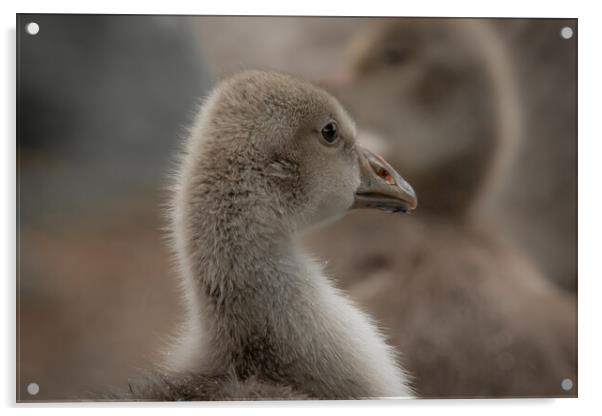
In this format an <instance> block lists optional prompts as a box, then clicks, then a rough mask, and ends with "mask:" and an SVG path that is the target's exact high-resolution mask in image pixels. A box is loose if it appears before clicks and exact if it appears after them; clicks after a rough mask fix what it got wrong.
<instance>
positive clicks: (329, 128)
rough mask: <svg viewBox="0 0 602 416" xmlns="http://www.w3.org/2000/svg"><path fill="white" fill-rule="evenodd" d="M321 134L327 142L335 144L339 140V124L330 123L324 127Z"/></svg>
mask: <svg viewBox="0 0 602 416" xmlns="http://www.w3.org/2000/svg"><path fill="white" fill-rule="evenodd" d="M321 133H322V137H324V140H326V142H328V143H334V142H335V141H336V140H337V139H338V138H339V132H338V129H337V123H336V122H335V121H329V122H328V123H326V125H325V126H324V127H322V131H321Z"/></svg>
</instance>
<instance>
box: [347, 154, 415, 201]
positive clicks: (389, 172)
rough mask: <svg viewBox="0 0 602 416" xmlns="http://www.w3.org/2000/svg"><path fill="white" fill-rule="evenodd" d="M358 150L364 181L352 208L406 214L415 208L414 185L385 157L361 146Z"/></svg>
mask: <svg viewBox="0 0 602 416" xmlns="http://www.w3.org/2000/svg"><path fill="white" fill-rule="evenodd" d="M358 151H359V152H358V154H359V164H360V180H361V182H360V186H359V188H358V189H357V191H356V192H355V202H354V203H353V205H352V207H351V208H352V209H354V208H378V209H381V210H383V211H387V212H404V213H407V212H408V211H411V210H413V209H415V208H416V206H417V205H418V200H417V198H416V193H415V192H414V189H412V187H411V186H410V184H409V183H407V182H406V181H405V180H404V179H403V178H402V177H401V176H400V175H399V174H398V173H397V172H395V169H393V168H392V167H391V165H389V164H388V163H387V162H385V160H384V159H383V158H382V157H380V156H378V155H376V154H374V153H372V152H371V151H369V150H367V149H365V148H363V147H358Z"/></svg>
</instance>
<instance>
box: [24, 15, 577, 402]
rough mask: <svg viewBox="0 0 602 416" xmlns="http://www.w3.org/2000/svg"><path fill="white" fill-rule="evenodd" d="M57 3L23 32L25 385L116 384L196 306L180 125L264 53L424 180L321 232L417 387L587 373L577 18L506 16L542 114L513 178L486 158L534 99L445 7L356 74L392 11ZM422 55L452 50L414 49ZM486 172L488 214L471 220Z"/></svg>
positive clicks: (513, 57) (500, 37)
mask: <svg viewBox="0 0 602 416" xmlns="http://www.w3.org/2000/svg"><path fill="white" fill-rule="evenodd" d="M54 19H56V20H54V21H53V17H52V16H46V17H39V18H38V17H36V21H38V22H40V23H41V24H40V26H41V31H40V35H39V36H38V37H37V38H35V37H30V38H25V39H22V41H23V42H22V44H21V47H22V53H21V62H20V64H21V68H20V71H21V72H20V75H21V81H20V82H21V84H20V95H19V102H20V106H21V107H20V121H19V172H18V174H19V181H20V189H19V192H20V197H19V198H20V205H19V216H20V218H19V263H18V264H19V299H18V319H19V321H18V332H19V334H18V335H19V338H18V363H17V369H18V374H17V383H18V389H17V392H18V399H19V400H34V401H35V400H82V399H90V398H94V397H98V393H100V394H102V393H104V392H106V391H108V390H111V389H113V388H116V389H123V388H124V386H127V382H128V378H131V377H136V375H137V374H138V370H139V369H146V368H148V367H151V366H152V365H153V362H155V360H156V358H157V357H158V355H159V353H160V352H161V350H162V347H163V346H164V345H165V344H166V342H167V341H168V340H169V336H170V335H173V334H174V333H175V330H176V327H177V324H178V318H179V313H180V312H181V310H180V308H179V302H178V298H177V288H176V279H175V270H174V269H173V268H171V267H170V265H169V254H168V249H167V244H166V243H165V241H164V240H163V239H162V235H163V233H162V231H161V227H163V226H164V225H165V222H164V221H163V220H162V217H161V204H163V203H165V202H166V200H165V198H166V194H165V193H164V192H163V189H164V186H165V184H166V182H167V181H166V177H167V175H168V172H169V170H170V163H171V161H172V160H173V156H174V154H175V153H176V152H177V148H178V142H179V139H178V138H179V137H181V136H182V135H184V134H185V129H184V127H185V126H186V125H187V123H188V122H189V121H190V119H191V117H192V114H193V112H194V108H195V102H196V100H197V98H198V97H201V96H203V95H204V94H205V93H206V92H207V88H208V87H209V86H210V85H211V83H208V82H206V80H207V79H211V80H214V81H215V80H217V79H219V78H221V77H223V76H225V75H227V74H229V73H232V72H234V71H236V70H238V69H241V68H249V67H261V68H273V69H277V70H283V71H286V72H290V73H293V74H295V75H297V76H301V77H304V78H308V79H310V80H314V81H317V82H320V83H322V84H324V85H326V86H327V88H329V89H331V90H332V91H333V92H335V93H336V94H337V95H339V96H340V98H341V100H342V101H343V102H344V104H345V105H346V106H348V107H349V109H350V111H351V112H352V114H353V116H354V117H355V118H356V119H357V120H358V122H359V127H360V128H368V129H370V130H371V132H372V133H375V135H377V136H379V137H381V138H382V139H381V140H384V146H383V151H385V152H387V154H386V157H387V159H392V160H394V161H395V167H396V168H397V169H398V170H399V171H400V173H402V174H403V175H404V176H410V180H411V181H413V184H414V185H416V186H415V187H416V188H417V192H418V196H419V209H418V211H417V213H416V215H414V216H406V217H401V216H390V215H385V214H382V213H377V212H373V213H368V212H356V213H353V214H350V215H349V216H348V217H346V218H344V219H343V220H342V221H340V222H338V223H335V224H332V225H330V226H328V227H327V228H325V229H324V230H321V231H319V232H317V233H314V234H312V235H310V236H308V238H307V241H306V243H307V246H308V249H309V250H311V251H312V252H313V253H314V254H315V255H316V256H318V257H319V258H323V259H325V260H327V261H328V267H327V269H328V270H329V271H330V272H332V274H333V275H334V276H335V278H336V280H337V281H338V282H339V284H340V286H342V287H343V288H344V289H345V290H347V291H349V293H350V295H351V296H352V297H353V298H354V299H356V301H357V302H358V303H359V304H360V306H361V307H362V308H363V309H364V310H366V311H367V312H369V313H370V314H372V315H373V316H375V318H376V319H377V320H378V321H379V322H380V323H382V325H383V327H384V329H385V332H386V333H387V334H388V335H389V337H390V339H391V341H392V342H393V343H394V344H395V345H396V346H397V347H398V349H399V350H400V352H401V353H402V355H403V363H404V365H405V366H406V367H407V368H408V369H409V370H410V371H411V372H412V373H413V374H414V376H415V377H416V384H417V387H418V391H419V393H421V394H423V395H426V396H430V397H439V396H447V395H452V396H472V395H485V396H487V395H548V396H556V395H557V396H561V395H574V394H575V393H576V385H575V387H574V388H573V390H571V391H569V392H566V393H565V392H563V391H562V390H561V389H560V388H559V387H560V382H561V379H562V378H571V379H573V381H574V382H575V383H576V356H575V354H576V351H575V347H576V336H575V332H576V306H575V296H574V291H575V289H576V270H575V255H576V223H575V219H576V198H575V196H576V182H575V176H576V156H575V153H574V152H575V149H576V131H575V128H574V123H575V118H576V110H575V101H574V98H575V97H574V91H575V88H576V74H575V72H574V69H575V68H574V66H575V65H574V58H575V54H576V48H575V45H576V43H575V42H576V39H575V38H573V39H571V40H565V39H562V38H561V37H560V36H559V32H560V29H561V28H562V27H563V26H565V25H569V26H571V27H573V30H574V31H575V33H577V30H576V29H577V28H576V25H575V21H572V20H570V21H568V20H520V21H517V20H512V19H510V20H500V21H488V22H487V23H486V25H487V27H488V28H489V29H491V30H492V32H490V33H493V36H494V39H495V41H496V42H498V43H500V44H501V45H502V46H503V47H505V48H506V49H507V50H508V51H509V55H508V57H507V59H506V58H504V59H505V60H503V61H502V62H503V63H504V65H508V66H509V67H510V68H512V69H513V71H514V73H515V81H516V85H514V86H512V88H513V89H515V90H516V91H519V94H518V96H517V97H516V98H517V100H518V101H517V102H518V104H519V106H520V110H521V112H520V115H521V117H520V119H522V121H521V124H520V128H518V127H517V126H515V125H511V124H510V123H507V124H505V125H504V126H505V127H504V129H503V130H504V134H505V136H504V135H502V136H503V137H510V138H511V139H510V140H514V139H516V143H514V144H516V146H514V145H512V146H510V147H509V148H510V149H511V150H513V151H512V152H509V153H510V154H509V155H506V156H507V159H504V163H502V164H501V165H503V166H506V165H504V164H505V163H506V162H508V165H507V166H510V167H509V169H507V170H506V171H504V170H503V169H500V170H497V169H494V171H495V172H496V174H499V175H500V176H501V177H500V178H497V179H500V182H499V183H498V182H488V181H481V179H482V178H480V176H479V175H480V174H485V173H487V172H489V169H488V167H489V165H488V164H487V163H488V162H491V161H492V160H494V158H493V156H491V155H495V154H497V153H495V152H496V151H498V150H499V148H498V147H496V146H497V144H498V142H497V141H496V140H497V139H498V138H499V137H501V136H497V135H496V134H497V133H499V129H500V126H499V125H498V124H496V123H499V120H500V119H501V120H514V118H513V117H514V116H513V114H515V113H516V111H514V112H513V111H509V113H510V115H508V114H507V112H504V111H502V112H503V113H504V114H505V116H504V117H500V114H499V110H500V107H496V105H497V104H492V103H491V94H492V90H491V88H492V87H491V85H492V84H491V79H490V78H488V77H489V75H488V72H487V71H483V61H482V57H481V56H480V55H479V50H478V48H477V47H475V46H474V43H473V42H465V41H462V38H461V37H455V36H456V35H455V34H457V32H454V30H449V26H448V23H446V21H445V20H431V21H430V22H428V24H425V23H422V24H421V23H420V21H418V23H414V25H417V27H418V29H416V32H415V34H416V35H417V36H418V37H416V36H414V37H409V38H408V39H407V41H406V40H404V42H407V43H405V45H406V46H408V47H409V48H410V49H414V52H411V51H410V53H409V54H406V55H403V54H402V55H396V54H395V53H393V54H391V53H389V52H386V54H385V56H386V59H388V60H391V61H394V62H402V61H404V60H406V59H407V60H408V61H407V62H406V63H405V65H407V67H408V68H410V70H409V72H404V71H405V69H403V67H401V69H400V68H399V67H394V68H393V69H380V70H378V69H377V70H376V72H374V73H373V75H370V74H369V73H368V74H367V75H366V76H365V78H361V77H356V78H355V79H349V77H348V75H349V74H348V73H346V68H347V69H349V68H348V65H349V60H347V57H348V56H349V55H348V54H349V51H350V50H353V49H354V48H355V47H354V46H353V42H354V41H352V39H353V38H354V37H355V36H360V37H361V36H362V31H363V30H365V27H366V26H367V25H375V26H374V27H376V28H377V29H378V27H379V25H383V24H384V23H385V21H384V20H379V19H377V20H372V21H371V22H368V20H366V19H340V18H319V19H313V18H243V17H238V18H225V17H197V18H186V17H179V18H174V17H169V18H168V17H153V18H150V17H120V18H116V17H111V16H106V17H96V18H94V17H86V18H84V17H82V16H67V17H65V16H60V15H57V16H55V17H54ZM82 19H87V20H82ZM132 19H134V20H132ZM27 21H29V19H27ZM405 22H406V23H407V22H408V21H407V20H406V21H405ZM410 23H412V22H410ZM402 26H403V25H402ZM90 27H94V28H95V30H94V31H90V30H89V28H90ZM429 27H430V28H431V29H428V28H429ZM425 28H426V29H425ZM84 32H85V34H84ZM91 33H92V34H91ZM420 33H422V36H426V37H425V38H424V39H427V40H425V41H424V40H423V41H420V42H419V41H418V40H419V39H422V38H420ZM127 39H130V41H126V40H127ZM404 39H405V38H404ZM34 40H35V41H36V42H38V43H31V42H32V41H34ZM429 42H430V43H429ZM485 42H486V39H485ZM429 45H430V46H429ZM433 45H434V46H435V48H434V49H433V48H432V46H433ZM377 46H378V45H377ZM416 48H418V49H416ZM419 48H422V49H419ZM372 50H373V51H375V52H376V51H378V50H379V48H378V47H376V46H375V47H373V48H372ZM412 53H417V54H418V56H420V54H421V53H427V54H432V55H429V56H430V57H431V58H425V59H422V58H420V59H418V61H417V62H426V63H429V62H431V63H433V62H441V63H443V64H445V65H442V66H440V65H439V66H438V65H431V67H430V68H428V67H420V65H418V66H416V67H415V68H418V69H411V68H412V66H413V65H414V64H413V63H412V59H415V58H414V57H415V56H416V55H412ZM442 53H443V54H442ZM441 54H442V55H441ZM400 56H401V59H400ZM413 56H414V57H413ZM51 58H52V59H51ZM433 59H434V61H433ZM373 61H374V62H377V60H376V59H374V60H373ZM493 61H494V62H495V59H493ZM41 62H45V64H44V65H41V64H40V63H41ZM66 68H69V70H66ZM412 71H414V72H412ZM333 82H336V84H337V85H336V86H335V85H334V83H333ZM502 101H503V102H506V101H504V100H502ZM502 108H506V110H508V109H507V107H502ZM514 110H516V108H514ZM496 120H497V121H496ZM401 133H405V135H403V134H401ZM443 133H445V137H443V138H442V136H443ZM362 137H367V135H365V136H362ZM478 137H483V138H484V139H485V140H484V141H481V142H475V138H478ZM381 144H382V143H381ZM398 145H399V146H398ZM408 149H409V150H408ZM504 149H507V148H506V147H505V148H504ZM506 156H504V157H506ZM511 162H512V163H513V164H510V163H511ZM425 166H426V167H428V169H426V168H424V167H425ZM458 166H459V167H461V169H456V168H457V167H458ZM500 172H501V173H500ZM429 177H430V178H431V179H430V180H428V181H426V180H424V179H425V178H429ZM483 183H485V184H492V185H491V186H482V184H483ZM494 188H495V189H496V191H495V192H489V191H491V190H492V189H494ZM498 188H499V191H498V190H497V189H498ZM483 190H484V194H486V195H487V196H488V199H487V204H483V205H482V207H483V208H481V205H479V211H478V213H479V215H478V217H479V219H481V218H484V219H485V221H480V220H479V221H476V217H477V215H475V216H474V217H473V216H472V211H470V212H471V214H470V215H469V216H468V218H469V221H467V222H465V221H464V219H465V218H467V216H466V215H465V214H466V212H468V211H467V210H466V208H467V207H468V206H471V205H472V201H474V200H476V199H479V197H480V195H482V194H481V191H483ZM560 190H562V192H563V193H562V195H563V196H564V197H565V198H562V199H559V198H558V195H559V191H560ZM438 191H440V192H438ZM489 193H491V194H492V195H489ZM489 197H491V198H489ZM438 198H439V199H438ZM429 201H432V202H430V203H429ZM551 207H553V208H551ZM481 214H483V215H481ZM460 219H462V220H461V221H460ZM473 219H474V220H475V221H473ZM500 230H503V233H502V232H501V231H500ZM542 276H543V277H542ZM551 282H553V283H551ZM557 283H559V285H557ZM559 286H560V287H565V288H568V293H571V294H567V292H563V291H562V290H560V289H558V287H559ZM31 382H36V383H38V384H39V385H40V393H39V394H38V395H36V396H31V395H28V394H27V392H26V387H27V385H28V383H31Z"/></svg>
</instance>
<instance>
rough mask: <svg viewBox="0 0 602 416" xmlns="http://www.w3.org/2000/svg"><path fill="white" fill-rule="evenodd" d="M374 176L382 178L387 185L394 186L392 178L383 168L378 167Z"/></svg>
mask: <svg viewBox="0 0 602 416" xmlns="http://www.w3.org/2000/svg"><path fill="white" fill-rule="evenodd" d="M376 174H377V175H378V176H380V177H381V178H383V179H384V180H385V182H387V183H388V184H389V185H395V180H394V179H393V176H392V175H391V174H390V173H389V171H388V170H386V169H385V168H382V167H379V168H378V170H377V171H376Z"/></svg>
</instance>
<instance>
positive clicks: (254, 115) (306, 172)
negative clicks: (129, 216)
mask: <svg viewBox="0 0 602 416" xmlns="http://www.w3.org/2000/svg"><path fill="white" fill-rule="evenodd" d="M188 154H189V156H188V157H187V158H185V166H184V170H183V175H182V181H183V183H181V189H182V198H184V199H185V201H184V203H185V205H186V206H188V207H189V208H191V209H192V210H193V211H194V212H193V213H192V218H193V220H194V218H198V219H199V220H200V219H201V218H203V217H205V218H207V215H212V216H213V217H214V222H213V223H212V224H213V225H212V227H213V226H215V228H214V231H216V230H218V228H219V225H220V224H222V225H226V224H236V223H237V221H239V222H242V221H252V222H254V223H256V224H257V225H258V226H259V225H261V224H263V225H264V226H265V227H268V228H271V229H275V230H285V231H287V232H290V231H298V230H304V229H307V228H308V227H312V226H315V225H317V224H319V223H322V222H324V221H328V220H331V219H334V218H337V217H339V216H341V215H343V214H344V213H345V212H346V211H348V210H349V209H351V208H362V207H375V208H379V209H382V210H385V211H391V212H397V211H401V212H407V211H409V210H412V209H414V208H415V207H416V205H417V201H416V195H415V193H414V191H413V189H412V187H411V186H410V185H408V184H407V183H406V182H405V180H404V179H402V178H401V176H400V175H399V174H397V172H395V170H394V169H393V168H392V167H391V166H390V165H389V164H388V163H387V162H385V161H384V160H383V159H382V158H380V157H379V156H377V155H375V154H373V153H371V152H369V151H367V150H365V149H363V148H361V147H360V146H359V145H358V144H357V143H356V131H355V126H354V123H353V121H352V120H351V119H350V117H349V115H348V114H347V113H346V112H345V110H344V109H343V108H342V106H341V105H340V104H339V103H338V102H337V101H336V99H334V98H333V97H332V96H330V95H329V94H328V93H326V92H325V91H323V90H322V89H320V88H317V87H315V86H313V85H311V84H308V83H305V82H302V81H299V80H297V79H294V78H292V77H290V76H287V75H283V74H279V73H272V72H261V71H250V72H244V73H241V74H239V75H236V76H234V77H232V78H230V79H228V80H226V81H224V82H222V83H221V84H220V85H219V86H218V87H217V88H216V89H215V91H214V92H213V93H212V95H211V96H210V97H209V99H208V100H207V102H206V103H205V105H204V107H203V110H202V113H201V116H200V118H199V123H198V125H197V126H196V128H195V129H194V131H193V132H192V136H191V140H190V142H189V147H188ZM265 227H264V228H265Z"/></svg>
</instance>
